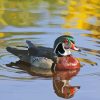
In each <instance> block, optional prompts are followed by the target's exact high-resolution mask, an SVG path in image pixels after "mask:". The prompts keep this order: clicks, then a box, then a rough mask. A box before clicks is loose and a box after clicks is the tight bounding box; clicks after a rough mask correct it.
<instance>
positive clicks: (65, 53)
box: [54, 42, 71, 56]
mask: <svg viewBox="0 0 100 100" xmlns="http://www.w3.org/2000/svg"><path fill="white" fill-rule="evenodd" d="M60 43H61V42H60ZM60 43H58V44H57V46H56V48H55V49H54V53H55V54H57V51H56V50H57V48H58V46H59V44H60ZM61 44H62V49H63V51H64V52H63V53H62V52H61V51H60V50H58V53H59V54H60V55H62V56H67V55H70V54H71V52H70V49H65V48H64V43H61Z"/></svg>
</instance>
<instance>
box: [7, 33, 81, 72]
mask: <svg viewBox="0 0 100 100" xmlns="http://www.w3.org/2000/svg"><path fill="white" fill-rule="evenodd" d="M26 43H27V44H28V50H19V49H16V48H12V47H7V51H8V52H10V53H12V54H14V55H16V56H17V57H19V58H20V60H21V61H24V62H28V63H30V64H31V66H32V67H33V66H34V67H33V69H39V70H40V69H44V70H45V69H49V70H50V69H51V66H52V64H53V65H55V63H57V64H56V69H58V70H61V69H62V70H65V69H75V68H77V67H80V66H79V65H80V64H79V61H78V60H77V59H76V58H74V57H73V56H71V52H70V49H73V50H79V49H78V48H77V47H76V46H75V41H74V38H73V37H72V36H67V35H64V36H60V37H58V38H57V39H56V40H55V42H54V49H52V48H48V47H42V46H39V47H37V46H35V45H34V44H32V43H31V42H30V41H26ZM54 68H55V67H54Z"/></svg>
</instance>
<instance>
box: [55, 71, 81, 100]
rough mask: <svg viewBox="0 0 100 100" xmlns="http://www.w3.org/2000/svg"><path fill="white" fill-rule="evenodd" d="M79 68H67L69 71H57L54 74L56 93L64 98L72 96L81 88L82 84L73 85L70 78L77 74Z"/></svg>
mask: <svg viewBox="0 0 100 100" xmlns="http://www.w3.org/2000/svg"><path fill="white" fill-rule="evenodd" d="M78 72H79V69H75V70H67V71H56V72H55V73H54V74H53V88H54V90H55V93H56V94H57V95H58V96H60V97H63V98H66V99H68V98H72V97H73V96H74V94H75V93H76V91H77V90H78V89H80V86H71V85H70V84H69V80H70V79H71V78H72V77H74V76H76V75H77V74H78Z"/></svg>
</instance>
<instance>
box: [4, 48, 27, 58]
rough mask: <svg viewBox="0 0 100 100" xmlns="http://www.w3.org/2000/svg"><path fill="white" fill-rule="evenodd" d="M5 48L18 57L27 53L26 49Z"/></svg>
mask: <svg viewBox="0 0 100 100" xmlns="http://www.w3.org/2000/svg"><path fill="white" fill-rule="evenodd" d="M6 50H7V51H8V52H10V53H12V54H14V55H15V56H18V57H20V56H21V55H27V53H28V52H27V50H19V49H17V48H13V47H7V48H6Z"/></svg>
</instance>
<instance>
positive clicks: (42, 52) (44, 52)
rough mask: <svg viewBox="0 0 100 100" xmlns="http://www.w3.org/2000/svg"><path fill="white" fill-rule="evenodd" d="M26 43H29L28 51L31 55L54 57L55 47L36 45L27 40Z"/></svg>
mask: <svg viewBox="0 0 100 100" xmlns="http://www.w3.org/2000/svg"><path fill="white" fill-rule="evenodd" d="M26 43H27V44H28V52H29V55H30V56H36V57H45V58H49V59H53V55H54V54H53V49H52V48H49V47H43V46H38V47H37V46H35V45H34V44H33V43H32V42H31V41H29V40H26Z"/></svg>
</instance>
